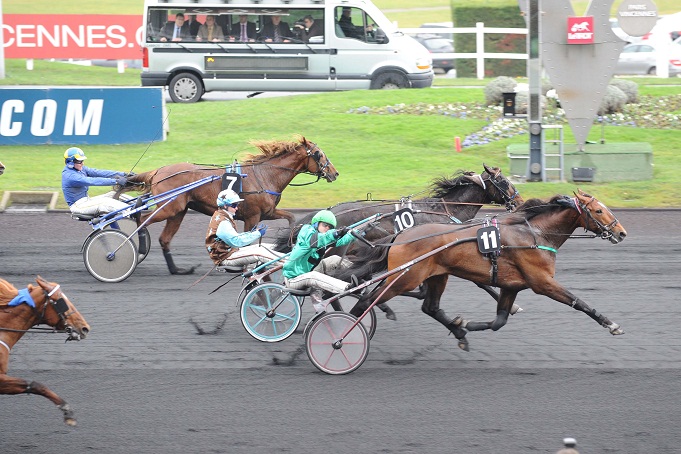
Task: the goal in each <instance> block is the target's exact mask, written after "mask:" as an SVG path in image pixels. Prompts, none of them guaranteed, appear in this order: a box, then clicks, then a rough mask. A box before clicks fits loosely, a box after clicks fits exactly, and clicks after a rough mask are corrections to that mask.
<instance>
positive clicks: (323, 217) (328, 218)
mask: <svg viewBox="0 0 681 454" xmlns="http://www.w3.org/2000/svg"><path fill="white" fill-rule="evenodd" d="M315 222H326V223H327V224H330V225H331V227H334V228H335V227H336V215H335V214H333V213H332V212H331V211H329V210H322V211H320V212H319V213H317V214H315V215H314V217H313V218H312V221H311V224H314V223H315Z"/></svg>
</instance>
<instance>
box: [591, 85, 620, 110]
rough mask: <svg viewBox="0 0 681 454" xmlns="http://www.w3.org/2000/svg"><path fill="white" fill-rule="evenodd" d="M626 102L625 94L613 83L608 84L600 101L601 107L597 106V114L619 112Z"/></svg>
mask: <svg viewBox="0 0 681 454" xmlns="http://www.w3.org/2000/svg"><path fill="white" fill-rule="evenodd" d="M626 103H627V95H626V94H625V93H624V92H623V91H622V90H620V89H619V88H617V87H615V86H614V85H608V88H607V89H606V90H605V96H603V100H602V101H601V107H599V108H598V115H606V114H611V113H615V112H621V111H622V109H623V108H624V106H625V104H626Z"/></svg>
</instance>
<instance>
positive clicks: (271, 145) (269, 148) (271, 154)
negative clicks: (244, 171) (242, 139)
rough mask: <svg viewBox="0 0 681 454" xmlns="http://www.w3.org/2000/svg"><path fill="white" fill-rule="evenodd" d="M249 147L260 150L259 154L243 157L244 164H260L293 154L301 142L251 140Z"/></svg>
mask: <svg viewBox="0 0 681 454" xmlns="http://www.w3.org/2000/svg"><path fill="white" fill-rule="evenodd" d="M250 143H251V145H253V146H254V147H256V148H258V149H259V150H260V154H254V153H249V154H247V155H246V156H245V157H244V161H243V163H244V164H260V163H262V162H265V161H267V160H269V159H272V158H276V157H277V156H281V155H284V154H288V153H293V152H295V150H296V148H298V146H299V145H300V143H301V142H286V141H283V140H269V141H268V140H253V141H251V142H250Z"/></svg>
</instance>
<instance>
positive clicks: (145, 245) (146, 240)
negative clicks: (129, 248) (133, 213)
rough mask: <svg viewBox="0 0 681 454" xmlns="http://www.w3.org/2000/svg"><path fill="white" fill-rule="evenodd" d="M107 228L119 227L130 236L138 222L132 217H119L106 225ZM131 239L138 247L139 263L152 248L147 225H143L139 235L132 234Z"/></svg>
mask: <svg viewBox="0 0 681 454" xmlns="http://www.w3.org/2000/svg"><path fill="white" fill-rule="evenodd" d="M105 229H118V230H120V231H121V232H123V233H125V236H130V235H131V234H132V232H134V231H135V230H137V222H135V221H133V220H132V219H128V218H124V219H119V220H118V221H116V222H113V223H111V224H109V225H107V226H106V227H105ZM130 241H132V242H133V243H134V245H135V247H136V248H137V251H138V253H139V255H138V257H137V264H138V265H139V264H140V263H142V261H143V260H144V259H145V258H147V255H149V250H150V249H151V235H150V234H149V230H147V228H146V227H142V228H141V229H139V231H138V232H137V235H132V236H130Z"/></svg>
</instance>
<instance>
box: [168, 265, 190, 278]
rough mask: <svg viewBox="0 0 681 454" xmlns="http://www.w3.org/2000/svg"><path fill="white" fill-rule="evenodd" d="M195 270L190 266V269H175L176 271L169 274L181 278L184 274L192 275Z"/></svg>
mask: <svg viewBox="0 0 681 454" xmlns="http://www.w3.org/2000/svg"><path fill="white" fill-rule="evenodd" d="M195 269H196V267H195V266H192V267H191V268H177V269H176V270H174V271H171V272H170V274H177V275H181V276H182V275H186V274H194V270H195Z"/></svg>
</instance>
